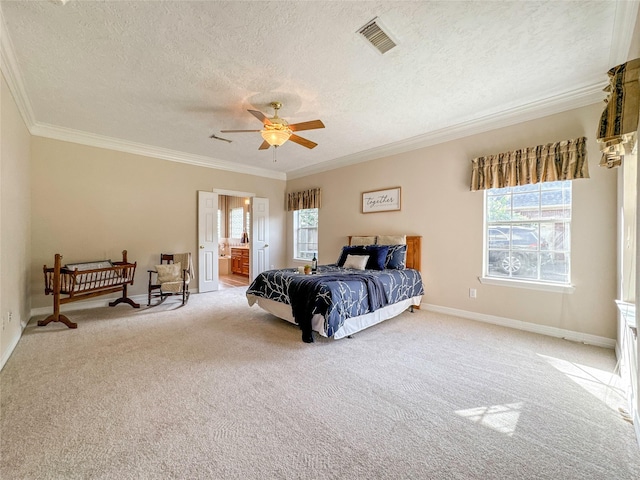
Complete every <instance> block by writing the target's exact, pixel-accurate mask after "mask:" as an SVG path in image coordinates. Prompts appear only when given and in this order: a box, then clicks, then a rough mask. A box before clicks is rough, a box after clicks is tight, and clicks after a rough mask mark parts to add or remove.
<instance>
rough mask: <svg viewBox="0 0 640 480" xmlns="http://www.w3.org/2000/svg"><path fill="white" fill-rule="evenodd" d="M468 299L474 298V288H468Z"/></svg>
mask: <svg viewBox="0 0 640 480" xmlns="http://www.w3.org/2000/svg"><path fill="white" fill-rule="evenodd" d="M469 298H476V289H475V288H470V289H469Z"/></svg>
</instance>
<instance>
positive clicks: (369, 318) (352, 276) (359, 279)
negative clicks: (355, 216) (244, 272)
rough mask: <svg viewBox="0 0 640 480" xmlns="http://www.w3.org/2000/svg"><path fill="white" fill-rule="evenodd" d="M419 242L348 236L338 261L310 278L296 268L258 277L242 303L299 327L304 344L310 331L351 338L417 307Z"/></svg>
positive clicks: (417, 239)
mask: <svg viewBox="0 0 640 480" xmlns="http://www.w3.org/2000/svg"><path fill="white" fill-rule="evenodd" d="M421 240H422V237H419V236H404V235H402V236H382V235H380V236H368V237H349V244H348V245H346V246H345V247H343V249H342V252H341V253H340V257H339V258H338V261H337V262H336V263H335V264H330V265H320V266H318V269H317V272H316V273H315V274H312V275H305V274H304V273H300V272H299V271H298V269H297V268H285V269H280V270H268V271H265V272H262V273H261V274H259V275H258V276H257V277H256V278H255V279H254V280H253V282H252V283H251V285H249V288H248V289H247V294H246V295H247V300H248V302H249V305H250V306H253V305H255V304H257V305H258V306H259V307H261V308H262V309H264V310H266V311H267V312H269V313H271V314H273V315H275V316H277V317H279V318H282V319H283V320H286V321H288V322H291V323H294V324H296V325H299V326H300V329H301V330H302V340H303V341H304V342H307V343H309V342H313V332H317V333H318V334H320V335H322V336H324V337H331V338H334V339H340V338H343V337H347V336H350V335H352V334H354V333H356V332H359V331H361V330H363V329H365V328H367V327H370V326H372V325H375V324H377V323H380V322H382V321H384V320H387V319H389V318H393V317H396V316H398V315H400V314H401V313H402V312H404V311H405V310H407V309H410V310H412V311H413V308H419V306H420V302H421V301H422V296H423V294H424V286H423V283H422V277H421V275H420V258H421V251H420V250H421ZM380 241H382V242H386V243H379V242H380ZM390 242H394V243H393V244H392V243H390ZM365 257H366V260H365V259H364V258H365ZM354 262H355V263H354ZM365 262H366V265H365ZM363 267H364V268H363Z"/></svg>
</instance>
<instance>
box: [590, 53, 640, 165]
mask: <svg viewBox="0 0 640 480" xmlns="http://www.w3.org/2000/svg"><path fill="white" fill-rule="evenodd" d="M607 73H608V75H609V85H607V87H606V88H605V89H604V91H605V92H608V95H607V98H606V100H605V103H606V106H605V108H604V111H603V112H602V116H601V117H600V125H599V127H598V142H599V143H600V150H602V159H601V160H600V166H602V167H608V168H612V167H619V166H620V165H621V164H622V159H623V158H624V156H625V155H627V154H629V153H631V150H632V149H633V146H634V145H635V142H636V133H637V131H638V115H640V108H639V104H640V83H639V82H640V58H636V59H635V60H630V61H628V62H627V63H623V64H621V65H618V66H616V67H613V68H612V69H611V70H609V71H608V72H607Z"/></svg>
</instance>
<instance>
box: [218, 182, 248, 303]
mask: <svg viewBox="0 0 640 480" xmlns="http://www.w3.org/2000/svg"><path fill="white" fill-rule="evenodd" d="M250 231H251V200H250V198H249V197H248V196H247V197H243V196H235V195H222V194H220V195H218V251H219V257H218V281H219V288H220V290H224V289H228V288H236V287H246V286H248V285H249V263H250V261H249V259H250V258H251V243H250V242H249V232H250Z"/></svg>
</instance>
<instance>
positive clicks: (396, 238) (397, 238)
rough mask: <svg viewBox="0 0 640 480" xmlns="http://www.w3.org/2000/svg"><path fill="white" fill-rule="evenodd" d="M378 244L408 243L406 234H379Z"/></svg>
mask: <svg viewBox="0 0 640 480" xmlns="http://www.w3.org/2000/svg"><path fill="white" fill-rule="evenodd" d="M377 244H378V245H406V244H407V236H406V235H378V242H377Z"/></svg>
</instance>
